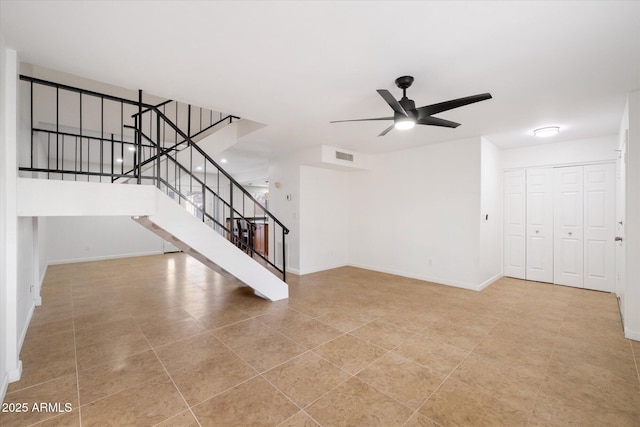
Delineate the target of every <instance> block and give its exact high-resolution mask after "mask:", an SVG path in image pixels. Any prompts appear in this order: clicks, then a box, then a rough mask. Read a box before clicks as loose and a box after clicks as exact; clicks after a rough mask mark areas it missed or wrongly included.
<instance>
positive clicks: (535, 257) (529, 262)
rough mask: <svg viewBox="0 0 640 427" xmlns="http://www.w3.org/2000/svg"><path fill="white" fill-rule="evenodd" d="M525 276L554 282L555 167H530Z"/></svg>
mask: <svg viewBox="0 0 640 427" xmlns="http://www.w3.org/2000/svg"><path fill="white" fill-rule="evenodd" d="M526 181H527V185H526V187H527V202H526V203H527V209H526V212H527V216H526V224H527V228H526V236H527V245H526V279H527V280H535V281H538V282H548V283H552V282H553V169H550V168H545V169H527V180H526Z"/></svg>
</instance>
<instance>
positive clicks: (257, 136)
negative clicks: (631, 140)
mask: <svg viewBox="0 0 640 427" xmlns="http://www.w3.org/2000/svg"><path fill="white" fill-rule="evenodd" d="M0 4H1V10H0V11H1V21H0V24H1V27H0V28H1V31H2V34H3V35H4V37H5V40H6V43H7V45H8V46H9V47H11V48H13V49H16V50H17V51H18V52H19V58H20V60H21V61H24V62H28V63H33V64H36V65H40V66H43V67H48V68H52V69H56V70H60V71H64V72H68V73H72V74H76V75H80V76H83V77H88V78H91V79H95V80H99V81H103V82H107V83H111V84H115V85H118V86H123V87H127V88H132V89H137V88H141V89H143V90H144V91H147V92H149V93H153V94H157V95H159V96H162V97H166V98H172V99H177V100H181V101H186V102H190V103H193V104H196V105H201V106H204V107H208V108H211V109H213V110H217V111H224V112H228V113H230V114H235V115H238V116H240V117H244V118H248V119H251V120H254V121H258V122H261V123H265V124H267V126H266V127H265V128H263V129H262V130H260V131H258V132H255V133H253V134H251V135H248V136H247V137H245V138H244V139H243V141H242V144H243V145H244V147H245V149H249V148H250V147H254V148H255V149H256V150H258V151H261V152H263V153H271V155H277V154H280V153H282V152H283V151H290V150H293V149H296V148H298V147H301V146H306V145H316V144H330V145H334V146H338V147H342V148H346V149H351V150H355V151H361V152H368V153H374V152H384V151H390V150H396V149H402V148H408V147H411V146H418V145H424V144H430V143H435V142H440V141H447V140H453V139H458V138H465V137H472V136H479V135H483V136H486V137H487V138H488V139H489V140H491V141H492V142H494V143H495V144H497V145H498V146H500V147H503V148H510V147H517V146H525V145H531V144H533V143H536V142H538V141H534V139H533V136H531V131H532V130H533V129H534V128H538V127H542V126H545V125H558V126H560V127H561V129H562V131H561V134H560V135H558V136H557V137H554V141H566V140H575V139H582V138H590V137H597V136H603V135H612V134H615V133H616V132H617V131H618V127H619V124H620V119H621V115H622V110H623V107H624V102H625V95H626V93H628V92H631V91H635V90H639V89H640V1H624V2H614V1H588V2H581V1H570V2H559V1H556V2H551V1H547V2H539V1H535V2H524V1H512V2H506V1H498V2H487V1H471V2H463V1H458V2H451V1H443V2H439V1H429V2H400V1H386V2H385V1H375V2H366V1H356V2H348V1H336V2H331V1H324V2H292V1H287V2H271V1H258V2H240V1H234V2H203V1H198V2H191V1H178V2H170V1H162V2H116V1H84V2H80V1H65V2H61V1H48V0H47V1H8V0H2V2H0ZM406 74H409V75H413V76H414V77H415V82H414V85H413V86H412V87H411V88H410V89H409V93H408V95H409V97H410V98H412V99H414V100H415V101H416V104H417V106H422V105H426V104H432V103H435V102H441V101H445V100H449V99H453V98H459V97H463V96H468V95H473V94H478V93H483V92H490V93H491V94H492V95H493V97H494V99H492V100H489V101H484V102H480V103H477V104H473V105H469V106H465V107H462V108H460V109H457V110H452V111H449V112H445V113H441V114H440V115H439V117H442V118H446V119H449V120H453V121H457V122H460V123H462V126H460V127H459V128H457V129H445V128H436V127H431V126H418V127H416V128H414V129H413V130H410V131H405V132H401V131H396V130H394V131H392V132H391V133H389V134H388V135H387V136H385V137H378V136H377V135H378V134H379V133H380V132H381V131H382V130H383V129H384V128H385V127H386V126H387V122H365V123H340V124H329V121H330V120H340V119H355V118H366V117H379V116H388V115H390V114H389V112H390V109H389V107H388V106H387V105H386V104H385V102H384V101H383V100H382V98H380V97H379V95H378V94H377V93H376V92H375V90H376V89H388V90H390V91H391V92H392V93H393V94H394V95H395V96H396V97H399V96H400V94H401V92H400V90H399V89H397V88H396V87H395V85H394V80H395V78H396V77H398V76H401V75H406ZM545 142H549V140H545Z"/></svg>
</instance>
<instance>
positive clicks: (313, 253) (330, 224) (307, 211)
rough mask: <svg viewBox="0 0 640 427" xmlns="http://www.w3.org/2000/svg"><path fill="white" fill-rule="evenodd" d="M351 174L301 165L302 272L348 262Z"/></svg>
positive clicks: (328, 267) (342, 264)
mask: <svg viewBox="0 0 640 427" xmlns="http://www.w3.org/2000/svg"><path fill="white" fill-rule="evenodd" d="M349 173H350V172H343V171H339V170H332V169H326V168H317V167H313V166H301V167H300V274H307V273H312V272H315V271H320V270H327V269H330V268H336V267H341V266H344V265H347V263H348V253H347V247H348V245H347V236H348V218H349V186H348V183H349ZM356 173H357V172H356Z"/></svg>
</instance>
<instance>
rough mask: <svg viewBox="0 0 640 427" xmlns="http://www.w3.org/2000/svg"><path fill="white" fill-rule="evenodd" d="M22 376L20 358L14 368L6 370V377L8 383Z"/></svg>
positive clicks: (18, 379)
mask: <svg viewBox="0 0 640 427" xmlns="http://www.w3.org/2000/svg"><path fill="white" fill-rule="evenodd" d="M21 377H22V360H18V366H16V368H15V369H12V370H10V371H9V372H7V379H8V380H9V382H10V383H14V382H16V381H20V378H21Z"/></svg>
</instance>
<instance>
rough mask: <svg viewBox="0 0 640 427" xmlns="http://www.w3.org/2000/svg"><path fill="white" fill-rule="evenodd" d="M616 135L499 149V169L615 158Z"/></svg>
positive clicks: (581, 162) (582, 162) (580, 162)
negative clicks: (500, 160)
mask: <svg viewBox="0 0 640 427" xmlns="http://www.w3.org/2000/svg"><path fill="white" fill-rule="evenodd" d="M617 149H618V138H617V136H616V135H610V136H604V137H598V138H589V139H580V140H575V141H566V142H553V143H541V144H540V145H533V146H528V147H522V148H512V149H510V150H504V151H503V152H502V168H503V169H516V168H526V167H536V166H552V165H565V164H585V163H591V162H602V161H609V160H615V159H616V158H617V153H616V150H617Z"/></svg>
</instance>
